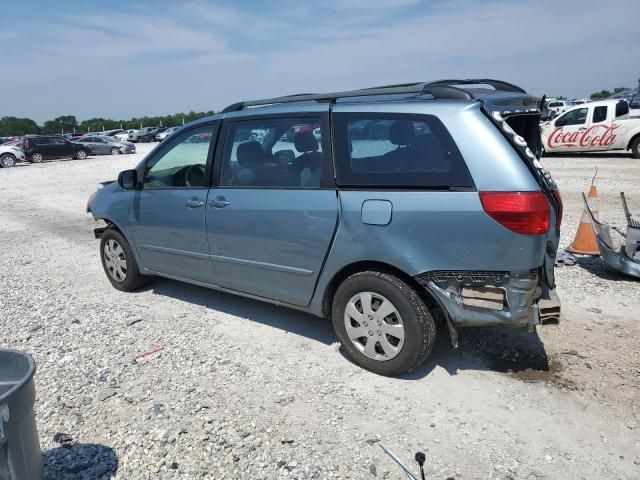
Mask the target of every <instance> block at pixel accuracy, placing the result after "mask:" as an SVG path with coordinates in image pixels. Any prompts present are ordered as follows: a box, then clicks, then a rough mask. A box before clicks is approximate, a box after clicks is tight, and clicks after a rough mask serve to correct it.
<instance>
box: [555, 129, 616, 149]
mask: <svg viewBox="0 0 640 480" xmlns="http://www.w3.org/2000/svg"><path fill="white" fill-rule="evenodd" d="M618 127H619V125H616V124H612V125H593V126H591V127H589V128H588V129H586V130H584V131H573V132H571V131H570V132H565V131H564V130H563V127H560V128H556V129H555V130H554V131H553V132H551V135H549V139H548V140H547V145H548V146H549V147H550V148H553V147H558V146H563V147H583V148H586V147H608V146H610V145H613V143H614V142H615V141H616V134H615V131H616V129H617V128H618Z"/></svg>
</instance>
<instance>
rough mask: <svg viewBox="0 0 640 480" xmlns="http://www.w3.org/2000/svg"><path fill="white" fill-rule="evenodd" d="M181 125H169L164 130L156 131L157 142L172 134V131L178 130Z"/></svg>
mask: <svg viewBox="0 0 640 480" xmlns="http://www.w3.org/2000/svg"><path fill="white" fill-rule="evenodd" d="M181 128H182V127H169V128H167V129H166V130H164V131H162V132H158V133H157V134H156V140H157V141H158V142H161V141H163V140H164V139H165V138H167V137H168V136H170V135H171V134H173V133H174V132H177V131H178V130H180V129H181Z"/></svg>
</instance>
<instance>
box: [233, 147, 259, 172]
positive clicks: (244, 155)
mask: <svg viewBox="0 0 640 480" xmlns="http://www.w3.org/2000/svg"><path fill="white" fill-rule="evenodd" d="M236 158H237V159H238V163H239V164H240V165H242V166H243V167H246V166H251V165H255V164H257V163H264V160H265V154H264V150H262V145H260V144H259V143H258V142H245V143H241V144H240V145H238V150H237V152H236Z"/></svg>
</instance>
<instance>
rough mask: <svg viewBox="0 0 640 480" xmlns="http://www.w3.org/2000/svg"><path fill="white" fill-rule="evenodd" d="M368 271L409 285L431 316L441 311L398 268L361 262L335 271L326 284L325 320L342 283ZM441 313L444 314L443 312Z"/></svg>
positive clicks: (416, 283)
mask: <svg viewBox="0 0 640 480" xmlns="http://www.w3.org/2000/svg"><path fill="white" fill-rule="evenodd" d="M370 270H373V271H377V272H385V273H389V274H391V275H395V276H396V277H398V278H400V279H401V280H403V281H404V282H405V283H406V284H407V285H409V286H410V287H411V288H412V289H413V290H414V291H415V292H416V293H417V294H418V295H419V296H420V297H421V298H422V300H423V301H424V302H425V304H426V305H427V307H428V308H429V310H430V311H431V312H432V313H433V314H435V313H436V311H442V309H441V306H440V303H439V301H438V299H436V298H435V297H434V296H433V295H432V294H431V292H429V291H428V290H427V289H425V288H423V287H422V286H421V285H420V284H419V283H418V282H417V280H416V279H415V278H413V277H412V276H411V275H409V274H407V273H406V272H404V271H403V270H401V269H400V268H398V267H396V266H394V265H391V264H389V263H385V262H380V261H375V260H361V261H357V262H353V263H350V264H348V265H346V266H344V267H343V268H342V269H340V270H339V271H337V272H336V273H335V274H334V275H333V277H332V278H331V280H330V281H329V282H328V283H327V286H326V287H325V289H324V292H323V295H322V314H323V315H324V316H325V317H327V318H330V317H331V310H332V307H333V297H334V295H335V293H336V291H337V290H338V287H339V286H340V284H341V283H342V282H343V281H345V280H346V279H347V278H348V277H350V276H351V275H353V274H356V273H358V272H365V271H370ZM442 313H443V314H445V312H442ZM437 316H439V315H437ZM434 318H436V315H434Z"/></svg>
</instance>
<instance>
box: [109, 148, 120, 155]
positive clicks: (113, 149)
mask: <svg viewBox="0 0 640 480" xmlns="http://www.w3.org/2000/svg"><path fill="white" fill-rule="evenodd" d="M111 155H120V149H119V148H118V147H113V148H112V149H111Z"/></svg>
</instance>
